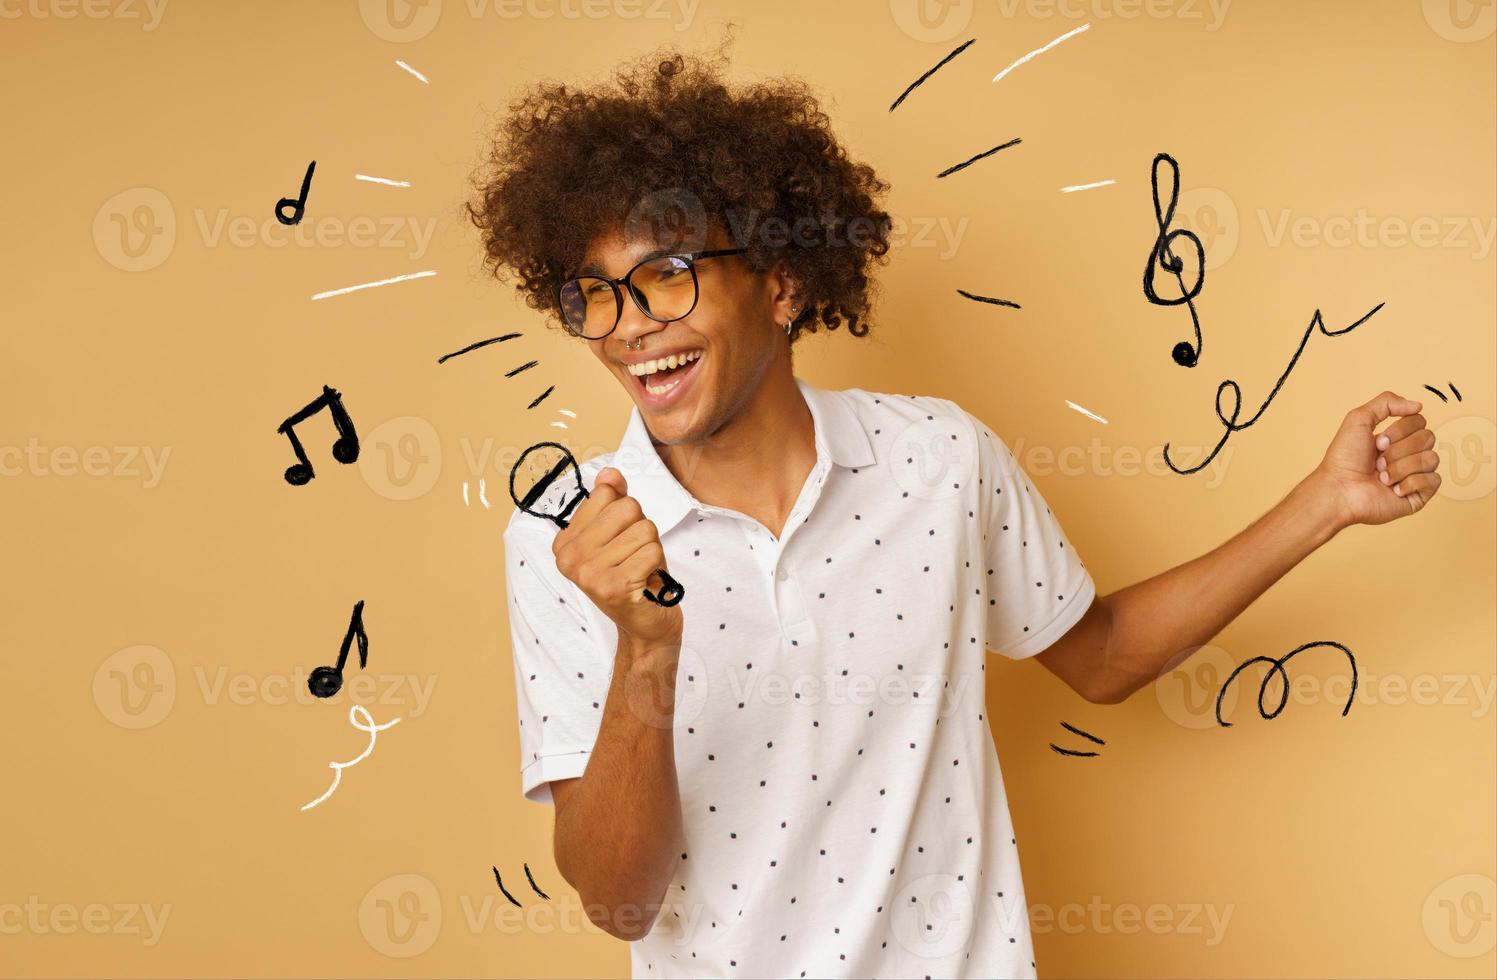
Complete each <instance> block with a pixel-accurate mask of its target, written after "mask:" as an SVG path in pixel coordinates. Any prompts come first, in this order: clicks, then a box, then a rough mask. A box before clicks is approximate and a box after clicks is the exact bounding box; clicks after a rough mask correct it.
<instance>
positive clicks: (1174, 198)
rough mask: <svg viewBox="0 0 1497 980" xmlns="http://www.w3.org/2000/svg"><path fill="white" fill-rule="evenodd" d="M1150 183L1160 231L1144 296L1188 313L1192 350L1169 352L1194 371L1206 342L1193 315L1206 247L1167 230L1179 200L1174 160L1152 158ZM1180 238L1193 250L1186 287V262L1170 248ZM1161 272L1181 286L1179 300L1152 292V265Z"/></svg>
mask: <svg viewBox="0 0 1497 980" xmlns="http://www.w3.org/2000/svg"><path fill="white" fill-rule="evenodd" d="M1161 163H1164V164H1166V165H1168V167H1169V169H1170V193H1169V197H1170V203H1169V204H1168V205H1167V206H1166V207H1165V208H1164V209H1163V210H1162V211H1161V210H1160V207H1159V165H1160V164H1161ZM1149 176H1150V181H1151V183H1152V184H1153V188H1154V223H1155V224H1156V225H1157V226H1158V227H1159V234H1158V236H1157V237H1156V238H1155V239H1154V247H1153V249H1151V250H1150V251H1149V261H1148V262H1147V263H1146V264H1145V265H1144V295H1145V296H1146V297H1148V300H1149V302H1150V303H1153V304H1154V305H1155V306H1180V305H1182V304H1183V305H1184V306H1185V307H1186V308H1187V309H1188V310H1190V323H1191V326H1192V327H1194V328H1195V334H1196V342H1195V346H1191V344H1190V342H1189V341H1186V340H1182V341H1180V342H1179V343H1178V344H1176V345H1175V346H1174V349H1173V350H1171V351H1170V356H1171V357H1173V358H1174V359H1175V363H1176V364H1178V365H1180V366H1181V367H1195V366H1196V363H1197V362H1198V361H1199V360H1200V358H1201V348H1202V347H1203V346H1205V338H1204V337H1203V336H1202V335H1201V317H1200V314H1198V313H1197V312H1196V304H1195V299H1196V297H1197V296H1199V295H1201V290H1202V289H1203V288H1205V286H1206V246H1204V245H1202V244H1201V239H1200V238H1199V237H1197V236H1196V234H1195V232H1193V231H1190V230H1189V229H1186V228H1176V229H1175V230H1174V231H1171V230H1170V222H1172V221H1173V220H1174V217H1175V204H1176V203H1177V202H1178V201H1179V199H1180V165H1179V164H1178V163H1176V162H1175V158H1174V157H1172V156H1170V155H1169V154H1168V153H1160V154H1158V155H1156V156H1155V157H1154V168H1153V171H1152V172H1151V173H1150V175H1149ZM1178 238H1183V239H1185V240H1186V241H1187V242H1189V243H1190V244H1191V246H1192V247H1193V248H1194V249H1195V253H1196V259H1195V269H1196V276H1195V281H1194V284H1193V285H1190V286H1186V285H1185V277H1184V276H1183V275H1181V273H1182V272H1183V271H1185V260H1184V259H1182V258H1180V257H1179V256H1178V255H1176V254H1175V253H1174V250H1173V248H1172V246H1173V245H1174V243H1175V240H1176V239H1178ZM1156 264H1157V265H1158V266H1159V267H1160V268H1162V269H1164V271H1165V272H1168V273H1170V274H1171V275H1173V276H1174V277H1175V282H1177V283H1178V284H1179V285H1180V295H1179V297H1178V298H1174V299H1165V298H1164V297H1163V296H1160V295H1159V293H1158V292H1156V291H1155V289H1154V276H1155V265H1156Z"/></svg>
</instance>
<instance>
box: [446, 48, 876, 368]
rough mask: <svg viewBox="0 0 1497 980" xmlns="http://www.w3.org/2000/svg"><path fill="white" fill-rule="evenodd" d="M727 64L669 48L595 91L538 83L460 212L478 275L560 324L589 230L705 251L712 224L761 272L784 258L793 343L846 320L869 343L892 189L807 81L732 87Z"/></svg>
mask: <svg viewBox="0 0 1497 980" xmlns="http://www.w3.org/2000/svg"><path fill="white" fill-rule="evenodd" d="M729 27H730V29H731V25H729ZM730 40H731V38H730V39H729V40H728V41H724V43H723V48H725V47H726V45H727V44H728V43H729V41H730ZM725 60H726V59H725V57H724V55H723V53H722V48H720V49H719V51H718V53H717V55H716V57H714V58H703V57H700V56H692V55H682V54H681V53H679V52H678V51H677V50H676V49H675V48H674V47H673V46H666V47H664V48H661V49H659V50H657V51H655V52H652V53H650V54H647V55H644V56H643V57H640V58H638V59H636V60H634V61H630V62H625V63H624V64H623V65H621V66H619V67H618V68H616V69H615V70H614V73H613V77H612V79H611V80H609V81H607V82H603V83H600V84H598V85H596V86H594V87H591V88H578V87H574V86H568V85H567V84H565V83H561V82H554V81H543V82H539V83H536V84H535V85H534V86H532V87H531V88H530V89H528V90H527V91H525V92H524V93H522V94H521V95H520V96H519V97H518V98H516V99H515V100H514V101H512V102H511V103H510V107H509V108H510V111H509V114H508V115H507V116H506V117H505V119H504V120H503V122H502V123H501V124H500V126H499V129H498V132H497V135H496V136H495V139H494V143H493V146H492V147H491V149H490V150H489V153H488V155H487V160H486V162H485V164H484V165H483V167H482V168H481V170H480V172H479V173H478V174H477V175H476V176H475V178H474V183H475V185H476V195H475V197H474V198H473V200H471V201H470V202H469V203H468V205H467V211H468V214H469V216H470V217H471V218H472V220H473V222H474V224H476V225H477V226H478V228H479V229H480V231H481V232H482V237H483V244H484V250H485V252H486V261H485V266H486V267H487V268H489V269H490V270H491V271H492V272H493V274H494V275H495V277H496V278H498V279H499V280H501V281H504V280H506V279H508V278H509V276H508V274H507V273H508V272H510V271H512V272H513V273H514V274H515V275H516V277H517V280H518V281H517V283H516V289H518V290H519V291H520V292H521V293H522V294H523V295H524V296H525V301H526V303H527V305H529V306H530V307H531V308H532V309H536V310H539V311H541V312H543V313H549V314H551V315H553V316H554V317H556V320H557V323H558V324H559V323H560V322H561V321H560V317H561V311H560V309H559V307H558V303H557V298H556V290H557V288H558V287H559V286H560V285H561V283H562V281H563V280H564V279H565V278H566V277H568V276H570V275H572V274H574V272H575V268H576V265H577V264H578V263H580V262H581V261H582V257H583V256H584V254H585V253H586V250H587V248H588V246H589V245H590V244H591V243H592V242H593V240H594V239H595V238H596V237H597V236H598V235H600V234H604V233H607V232H610V231H622V232H623V233H624V234H625V235H626V236H628V237H631V238H632V237H634V235H635V234H636V233H637V232H638V231H639V229H640V228H641V227H645V228H647V229H649V230H650V231H652V232H654V233H653V234H652V235H650V236H649V237H652V238H654V239H655V240H656V241H657V242H659V243H660V244H661V247H670V248H675V247H678V246H679V245H681V244H682V243H683V242H685V243H686V244H689V245H690V247H691V248H702V247H704V245H705V243H706V238H707V235H708V233H709V230H710V229H712V228H716V229H720V230H722V231H723V232H725V233H727V235H728V236H729V237H730V238H731V239H732V241H733V244H734V245H735V246H737V247H742V248H745V249H747V251H746V252H745V253H744V254H743V255H742V259H743V260H744V261H745V262H746V263H748V265H749V267H750V268H751V269H753V270H755V271H756V272H764V271H767V270H769V269H770V268H772V267H773V266H774V264H775V263H776V262H780V261H783V263H784V264H785V268H786V269H787V271H788V273H789V274H790V276H791V277H792V278H793V279H794V281H795V283H796V284H797V288H796V299H797V302H798V303H799V304H800V305H801V307H802V310H801V313H800V314H799V315H798V316H797V317H796V319H795V326H794V329H793V331H792V333H791V339H792V340H794V339H795V338H796V337H798V336H799V335H800V333H801V332H802V331H807V332H811V333H815V332H816V329H817V326H818V324H820V325H822V326H825V327H826V329H828V330H834V329H836V328H837V326H838V325H839V324H840V323H842V322H843V321H844V320H845V321H846V322H847V329H848V332H849V333H851V334H853V335H854V336H858V337H861V336H864V335H866V334H867V333H868V322H867V317H868V311H869V300H870V296H869V294H870V291H871V288H872V285H873V284H872V281H871V280H870V278H869V272H870V263H871V260H873V259H880V260H883V261H885V262H887V259H885V258H884V256H885V255H886V253H887V252H888V251H889V233H890V228H891V225H892V222H891V220H890V217H889V215H888V213H887V212H885V211H883V210H881V209H880V208H879V206H878V205H877V203H876V202H875V197H877V196H879V195H881V194H883V192H885V191H887V190H888V189H889V185H888V184H887V183H886V182H884V181H883V180H881V179H880V178H879V177H878V175H877V174H876V173H875V172H874V171H873V169H872V168H871V167H869V166H868V165H866V164H863V163H858V162H855V161H853V160H850V159H849V158H848V156H847V153H846V151H845V150H844V149H843V148H842V146H841V145H839V143H838V142H837V139H836V137H835V136H834V135H833V133H832V130H831V125H830V119H829V118H828V117H827V115H826V113H824V112H823V111H822V110H821V108H820V106H819V105H818V103H817V100H816V97H815V96H814V95H813V94H812V93H811V90H810V88H809V86H808V85H807V84H806V83H805V82H804V81H802V80H800V79H798V78H794V77H788V78H779V79H774V80H769V81H762V82H759V83H756V84H752V85H747V86H732V85H730V84H729V83H728V82H726V81H725V80H724V79H723V71H724V68H725ZM665 232H669V234H665ZM663 239H670V240H669V241H666V240H663Z"/></svg>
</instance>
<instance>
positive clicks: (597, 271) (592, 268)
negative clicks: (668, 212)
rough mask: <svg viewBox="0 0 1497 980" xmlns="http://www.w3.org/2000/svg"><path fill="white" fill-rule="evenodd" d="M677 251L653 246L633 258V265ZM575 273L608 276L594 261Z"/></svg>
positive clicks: (602, 277) (578, 274) (601, 277)
mask: <svg viewBox="0 0 1497 980" xmlns="http://www.w3.org/2000/svg"><path fill="white" fill-rule="evenodd" d="M677 251H679V250H675V249H669V248H655V249H651V250H650V251H648V252H646V253H645V254H643V255H641V256H640V257H639V258H637V259H635V260H634V265H638V264H639V263H641V262H648V261H650V260H651V259H658V258H660V257H661V256H662V255H674V254H676V253H677ZM630 268H633V266H630ZM575 275H577V276H597V277H599V278H600V279H607V278H609V276H608V273H606V272H604V271H603V267H602V266H600V265H598V263H596V262H589V263H587V264H586V265H584V266H583V267H582V268H580V269H578V270H577V272H576V273H575Z"/></svg>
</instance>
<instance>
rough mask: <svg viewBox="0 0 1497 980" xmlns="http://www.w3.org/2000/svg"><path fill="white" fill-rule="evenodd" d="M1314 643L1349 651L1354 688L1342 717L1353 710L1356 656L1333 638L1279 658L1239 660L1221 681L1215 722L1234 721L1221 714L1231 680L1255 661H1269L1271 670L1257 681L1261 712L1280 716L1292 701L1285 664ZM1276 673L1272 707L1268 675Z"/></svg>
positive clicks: (1224, 724)
mask: <svg viewBox="0 0 1497 980" xmlns="http://www.w3.org/2000/svg"><path fill="white" fill-rule="evenodd" d="M1314 647H1334V648H1335V649H1337V650H1340V651H1341V652H1342V653H1344V654H1346V659H1347V661H1348V662H1350V663H1351V691H1350V692H1349V693H1348V694H1347V695H1346V707H1344V708H1342V709H1341V717H1343V718H1345V717H1346V713H1347V712H1348V711H1350V710H1351V703H1352V701H1353V700H1355V699H1356V696H1357V658H1356V657H1354V656H1352V652H1351V651H1350V650H1348V649H1347V648H1346V647H1344V646H1342V645H1341V644H1340V643H1337V642H1335V641H1334V640H1314V641H1312V642H1310V643H1304V644H1301V645H1300V646H1297V647H1295V648H1294V649H1293V650H1290V651H1289V652H1288V653H1286V654H1284V655H1283V656H1282V657H1279V658H1278V659H1275V658H1273V657H1253V658H1252V659H1250V660H1244V661H1243V662H1242V663H1240V664H1238V665H1237V669H1236V670H1234V671H1232V673H1230V674H1228V675H1227V680H1226V683H1224V684H1222V689H1221V693H1219V694H1217V696H1216V723H1217V724H1218V725H1220V726H1221V727H1223V728H1231V727H1232V723H1231V722H1229V721H1225V720H1223V718H1222V699H1223V698H1225V697H1226V696H1227V688H1229V687H1231V686H1232V681H1234V680H1236V679H1237V675H1238V674H1240V673H1242V671H1243V670H1244V669H1246V668H1247V667H1249V666H1251V665H1252V664H1256V663H1265V664H1268V665H1269V667H1268V670H1267V671H1266V672H1265V673H1264V674H1263V680H1262V681H1261V682H1260V683H1259V684H1258V714H1260V715H1262V716H1263V717H1264V718H1265V719H1267V720H1269V721H1272V720H1273V719H1275V718H1277V717H1278V716H1279V712H1281V711H1283V710H1284V705H1286V704H1288V703H1289V674H1288V673H1287V672H1285V670H1284V665H1285V664H1287V663H1288V662H1289V661H1290V660H1291V659H1292V658H1293V657H1295V656H1296V655H1298V654H1300V653H1302V652H1304V651H1305V650H1310V649H1313V648H1314ZM1275 674H1278V675H1279V680H1280V689H1279V705H1278V707H1276V708H1274V709H1273V710H1272V711H1270V710H1268V709H1267V708H1265V707H1263V695H1264V694H1265V693H1267V691H1268V679H1269V678H1270V677H1272V676H1274V675H1275Z"/></svg>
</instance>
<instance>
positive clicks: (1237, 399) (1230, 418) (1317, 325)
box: [1164, 303, 1387, 476]
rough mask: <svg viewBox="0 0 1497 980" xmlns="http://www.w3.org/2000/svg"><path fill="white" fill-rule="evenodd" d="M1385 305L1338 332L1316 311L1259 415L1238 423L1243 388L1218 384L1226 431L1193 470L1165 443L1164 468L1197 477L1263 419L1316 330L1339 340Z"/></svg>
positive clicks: (1228, 381)
mask: <svg viewBox="0 0 1497 980" xmlns="http://www.w3.org/2000/svg"><path fill="white" fill-rule="evenodd" d="M1385 305H1387V304H1385V303H1379V304H1377V305H1376V306H1374V307H1373V308H1372V309H1370V310H1368V311H1367V312H1366V313H1364V314H1362V316H1361V317H1360V318H1359V319H1358V320H1357V321H1356V322H1355V323H1353V324H1352V325H1351V326H1348V327H1342V328H1341V329H1340V330H1327V329H1326V325H1325V319H1324V318H1323V317H1322V316H1321V313H1320V311H1319V310H1316V311H1315V315H1314V316H1313V317H1311V318H1310V325H1309V326H1308V327H1306V328H1305V335H1304V336H1303V337H1301V338H1300V342H1299V347H1297V348H1296V349H1295V351H1294V356H1293V357H1291V358H1290V359H1289V366H1288V367H1286V368H1285V369H1284V373H1283V374H1281V375H1279V380H1278V381H1276V382H1275V383H1274V386H1273V391H1270V392H1269V393H1268V397H1267V398H1265V399H1263V404H1262V405H1261V406H1259V408H1258V411H1256V412H1254V413H1253V417H1252V418H1250V419H1248V420H1247V421H1246V422H1239V421H1237V419H1238V417H1239V416H1240V415H1241V414H1242V387H1241V386H1240V385H1238V383H1237V382H1235V381H1233V380H1232V379H1231V378H1228V379H1226V380H1225V381H1223V382H1222V383H1221V384H1219V385H1217V388H1216V417H1217V419H1218V420H1219V421H1220V422H1221V424H1222V425H1224V426H1226V431H1224V432H1223V433H1222V437H1221V439H1220V440H1219V441H1218V442H1217V444H1216V445H1215V446H1214V447H1213V448H1212V450H1211V452H1210V453H1209V454H1207V456H1206V458H1205V459H1203V460H1201V461H1200V462H1199V463H1197V464H1196V465H1195V466H1190V467H1186V468H1184V469H1181V468H1180V467H1178V466H1176V465H1175V461H1174V460H1172V459H1170V444H1169V443H1165V444H1164V464H1165V465H1166V466H1168V467H1169V468H1170V469H1172V470H1174V471H1175V472H1176V473H1178V474H1180V475H1181V476H1189V475H1190V474H1192V473H1197V472H1199V471H1201V470H1203V469H1205V468H1206V467H1207V466H1209V465H1211V461H1212V460H1213V459H1215V458H1216V454H1217V453H1219V452H1221V451H1222V447H1223V446H1225V445H1226V444H1227V440H1228V439H1230V438H1231V436H1232V433H1234V432H1241V431H1242V430H1243V429H1246V428H1248V427H1249V426H1251V425H1252V424H1253V423H1254V422H1257V421H1258V419H1260V418H1261V417H1262V416H1263V413H1264V412H1266V411H1268V406H1269V404H1270V403H1271V402H1272V401H1273V400H1274V396H1275V395H1277V394H1278V393H1279V389H1280V388H1282V387H1284V382H1285V381H1287V380H1289V372H1291V371H1293V370H1294V366H1295V365H1296V364H1298V363H1299V358H1300V355H1301V354H1303V353H1304V352H1305V345H1306V344H1308V343H1309V342H1310V335H1311V334H1313V333H1315V331H1316V330H1319V331H1320V332H1321V333H1322V334H1324V335H1325V336H1327V337H1340V336H1342V335H1343V334H1348V333H1351V332H1352V331H1353V330H1355V329H1357V328H1358V327H1360V326H1361V325H1362V324H1364V323H1366V322H1367V321H1368V320H1370V319H1372V316H1373V314H1375V313H1376V312H1377V311H1378V310H1381V309H1382V308H1383V307H1384V306H1385ZM1228 391H1230V392H1232V410H1231V411H1230V412H1228V411H1223V410H1222V395H1223V394H1224V393H1225V392H1228Z"/></svg>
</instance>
